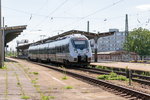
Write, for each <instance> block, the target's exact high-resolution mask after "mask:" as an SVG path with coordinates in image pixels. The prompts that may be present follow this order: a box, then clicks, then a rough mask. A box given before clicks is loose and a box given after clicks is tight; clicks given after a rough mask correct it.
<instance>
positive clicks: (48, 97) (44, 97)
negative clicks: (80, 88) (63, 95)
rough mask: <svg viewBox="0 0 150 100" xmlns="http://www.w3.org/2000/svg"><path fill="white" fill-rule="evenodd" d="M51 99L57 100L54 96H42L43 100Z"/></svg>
mask: <svg viewBox="0 0 150 100" xmlns="http://www.w3.org/2000/svg"><path fill="white" fill-rule="evenodd" d="M50 99H55V97H54V96H42V100H50Z"/></svg>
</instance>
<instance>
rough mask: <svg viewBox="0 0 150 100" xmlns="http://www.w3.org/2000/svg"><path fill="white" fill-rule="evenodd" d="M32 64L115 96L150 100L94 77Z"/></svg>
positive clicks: (142, 94) (141, 94) (130, 90)
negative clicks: (63, 74) (84, 82)
mask: <svg viewBox="0 0 150 100" xmlns="http://www.w3.org/2000/svg"><path fill="white" fill-rule="evenodd" d="M32 63H34V64H38V65H41V66H44V67H47V68H51V69H53V70H56V71H59V72H63V73H64V72H65V73H66V74H68V75H70V76H72V77H75V78H77V79H80V80H82V81H86V82H88V83H89V84H93V85H96V86H99V87H101V88H103V89H105V90H107V91H110V92H114V93H115V94H117V95H121V96H124V97H126V98H129V99H132V100H137V99H138V100H139V99H140V100H150V94H148V93H144V92H140V91H137V90H134V89H130V88H128V87H124V86H119V85H115V84H113V83H109V82H106V81H103V80H99V79H96V78H94V77H91V76H87V75H82V74H77V73H75V72H71V71H66V70H65V69H62V68H58V67H54V66H51V65H47V64H42V63H37V62H32Z"/></svg>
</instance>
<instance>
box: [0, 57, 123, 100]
mask: <svg viewBox="0 0 150 100" xmlns="http://www.w3.org/2000/svg"><path fill="white" fill-rule="evenodd" d="M64 77H66V78H65V80H64V79H63V78H64ZM0 84H1V85H0V90H1V91H0V100H51V99H53V100H108V99H111V100H126V99H125V98H123V97H120V96H118V95H114V94H113V93H110V92H107V91H105V90H103V89H101V88H99V87H96V86H93V85H90V84H87V83H85V82H82V81H79V80H77V79H75V78H72V77H70V76H67V75H66V74H65V73H60V72H57V71H54V70H52V69H49V68H45V67H43V66H40V65H36V64H33V63H30V62H28V61H26V60H20V59H14V58H7V61H6V62H5V66H4V67H3V68H2V69H0ZM44 98H49V99H44Z"/></svg>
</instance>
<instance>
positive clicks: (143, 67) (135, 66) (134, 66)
mask: <svg viewBox="0 0 150 100" xmlns="http://www.w3.org/2000/svg"><path fill="white" fill-rule="evenodd" d="M90 65H94V66H96V65H98V66H106V67H113V68H123V69H126V68H128V69H131V70H139V71H149V72H150V64H146V63H130V62H115V61H99V62H96V63H95V62H92V63H90Z"/></svg>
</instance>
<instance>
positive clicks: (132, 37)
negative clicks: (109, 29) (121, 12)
mask: <svg viewBox="0 0 150 100" xmlns="http://www.w3.org/2000/svg"><path fill="white" fill-rule="evenodd" d="M124 49H125V50H127V51H129V52H135V53H137V54H139V55H140V57H141V59H142V57H143V56H146V55H150V31H149V30H147V29H143V28H141V27H140V28H136V29H134V30H133V31H131V32H130V33H129V35H128V36H127V38H126V41H125V43H124Z"/></svg>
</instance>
